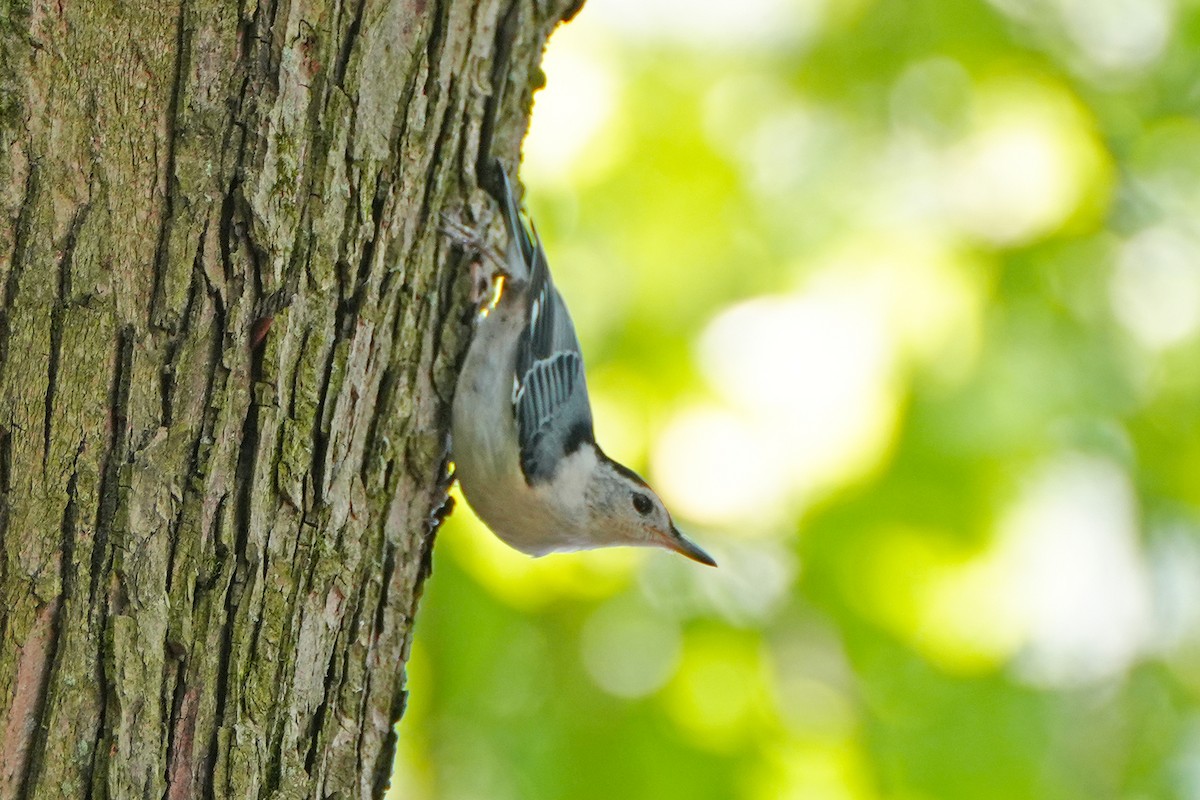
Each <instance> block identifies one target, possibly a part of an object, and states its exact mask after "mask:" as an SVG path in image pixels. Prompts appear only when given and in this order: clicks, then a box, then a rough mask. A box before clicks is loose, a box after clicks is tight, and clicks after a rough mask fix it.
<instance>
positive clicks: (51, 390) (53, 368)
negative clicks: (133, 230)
mask: <svg viewBox="0 0 1200 800" xmlns="http://www.w3.org/2000/svg"><path fill="white" fill-rule="evenodd" d="M91 210H92V204H91V203H90V202H89V203H85V204H84V205H83V206H82V207H81V208H80V209H79V210H78V211H77V212H76V213H75V217H74V218H73V219H72V220H71V227H70V228H69V229H68V230H67V239H66V242H65V243H64V244H63V254H62V257H61V258H60V259H59V260H58V299H57V301H56V302H55V303H54V305H53V306H52V307H51V309H50V357H49V359H47V365H46V406H45V416H44V418H43V421H42V436H43V440H42V475H43V476H45V475H46V474H47V471H48V470H49V463H50V440H51V438H52V430H53V420H54V397H55V395H56V394H57V392H58V368H59V364H60V362H61V361H62V338H63V325H64V322H65V319H66V314H67V308H68V307H69V306H70V305H71V267H72V263H73V261H74V259H75V248H76V247H77V246H78V244H79V232H80V230H82V229H83V224H84V223H85V222H86V221H87V218H88V214H89V213H90V212H91ZM76 460H78V458H77V459H76Z"/></svg>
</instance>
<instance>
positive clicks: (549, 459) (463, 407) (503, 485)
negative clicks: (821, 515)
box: [452, 165, 716, 566]
mask: <svg viewBox="0 0 1200 800" xmlns="http://www.w3.org/2000/svg"><path fill="white" fill-rule="evenodd" d="M496 172H498V173H500V183H502V187H503V188H502V192H501V193H502V194H503V197H498V198H497V199H498V200H499V201H500V204H501V206H502V207H503V209H502V210H503V213H504V221H505V226H506V227H507V229H508V251H507V253H506V256H505V259H504V262H505V266H504V267H503V268H502V269H501V270H500V273H501V274H502V275H503V278H504V280H503V285H502V290H501V293H500V297H499V299H498V300H496V301H495V304H494V305H493V306H492V307H491V308H490V309H485V310H484V311H483V312H482V313H481V314H480V316H479V318H478V319H477V327H476V330H475V335H474V339H473V340H472V342H471V346H470V349H469V350H468V351H467V357H466V360H465V361H464V363H463V367H462V371H461V373H460V374H459V378H458V388H457V390H456V391H455V395H454V409H453V421H452V437H453V439H452V452H453V455H454V462H455V469H456V476H457V477H458V481H459V485H460V486H461V487H462V492H463V494H464V495H465V496H466V498H467V502H469V503H470V504H471V507H472V508H473V509H474V510H475V513H476V514H478V515H479V517H480V519H482V520H483V521H484V522H485V523H487V526H488V527H489V528H491V529H492V532H493V533H495V534H496V536H498V537H499V538H500V539H501V540H503V541H504V542H506V543H507V544H509V545H510V546H512V547H514V548H516V549H517V550H520V551H522V552H524V553H528V554H530V555H534V556H540V555H545V554H546V553H551V552H555V551H562V550H585V549H590V548H594V547H609V546H615V545H641V546H651V547H664V548H667V549H670V550H674V551H676V552H678V553H682V554H683V555H685V556H687V557H688V558H691V559H693V560H695V561H699V562H700V563H702V564H709V565H711V566H716V562H715V561H713V559H712V557H711V556H709V555H708V554H707V553H705V552H704V551H703V550H701V549H700V548H699V547H697V546H696V545H695V544H694V543H693V542H691V541H689V540H688V539H687V538H686V537H684V535H683V534H682V533H680V532H679V529H678V528H676V527H675V523H674V522H673V521H672V520H671V515H670V514H669V513H667V509H666V507H665V506H664V505H663V503H662V501H661V500H660V499H659V498H658V495H656V494H655V493H654V491H653V490H652V489H651V488H650V487H649V486H647V485H646V482H645V481H644V480H642V479H641V478H640V477H639V476H638V475H637V474H636V473H635V472H634V471H633V470H631V469H629V468H628V467H625V466H623V465H621V464H618V463H617V462H616V461H613V460H612V459H611V458H609V457H608V456H606V455H605V454H604V451H603V450H601V449H600V447H599V445H597V444H596V439H595V434H594V432H593V429H592V409H591V404H590V402H589V401H588V392H587V383H586V381H585V379H584V372H583V355H582V353H581V352H580V350H579V340H578V339H577V338H576V336H575V325H574V323H572V322H571V316H570V314H569V313H568V312H567V306H566V304H565V303H564V302H563V299H562V296H561V295H560V294H559V293H558V290H557V289H556V288H555V286H554V282H553V281H552V280H551V277H550V268H549V265H548V264H547V262H546V254H545V252H544V251H543V249H542V243H541V240H540V239H539V238H538V236H537V231H536V229H534V230H532V231H531V230H530V229H527V228H526V227H525V224H524V222H523V221H522V219H521V217H520V211H519V210H518V207H517V201H516V198H515V197H514V196H513V190H512V185H511V184H510V183H509V181H508V176H507V175H506V174H505V173H504V170H503V168H501V167H500V166H499V165H497V167H496Z"/></svg>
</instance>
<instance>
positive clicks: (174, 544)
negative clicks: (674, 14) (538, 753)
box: [0, 0, 574, 798]
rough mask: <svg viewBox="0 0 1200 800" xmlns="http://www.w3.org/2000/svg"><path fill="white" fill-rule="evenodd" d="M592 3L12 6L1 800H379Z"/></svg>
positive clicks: (0, 180) (5, 175)
mask: <svg viewBox="0 0 1200 800" xmlns="http://www.w3.org/2000/svg"><path fill="white" fill-rule="evenodd" d="M573 5H574V3H572V2H571V0H492V1H491V2H489V1H488V0H481V1H480V2H474V0H433V2H429V1H428V0H357V2H349V0H347V2H344V3H343V2H342V1H341V0H293V2H291V3H290V4H289V3H284V2H273V0H262V1H261V2H255V0H242V2H240V3H232V2H224V3H223V2H219V0H182V1H181V2H180V1H177V2H168V0H140V2H135V3H131V2H126V0H107V1H105V0H93V2H86V3H85V2H75V1H74V0H32V2H31V1H30V0H13V2H7V3H4V4H3V5H2V6H0V137H2V139H3V141H2V148H3V149H2V150H0V286H2V295H0V296H2V298H3V305H2V307H0V603H2V606H0V797H3V798H9V797H22V798H40V797H53V798H72V797H92V798H102V797H112V798H133V797H153V798H160V797H167V798H187V797H236V798H252V797H266V796H271V797H314V798H315V797H327V796H343V797H350V796H355V797H369V796H378V795H380V794H381V793H382V790H383V787H384V786H385V785H386V782H387V778H388V775H389V772H390V769H391V760H392V749H393V746H392V745H393V734H392V725H393V723H394V722H395V721H396V720H397V719H398V718H399V716H400V714H401V712H402V711H403V707H404V698H405V691H404V688H403V687H404V662H405V659H406V657H407V654H408V644H409V639H410V636H411V630H412V628H411V625H412V620H413V615H414V613H415V609H416V602H417V598H418V596H419V594H420V589H421V583H422V580H423V578H424V577H425V575H426V574H428V570H429V557H430V548H431V546H432V543H433V538H434V533H435V531H436V528H437V525H438V522H439V521H440V519H441V516H442V513H441V511H440V509H441V508H442V507H443V504H444V503H445V501H446V494H445V492H446V488H447V483H448V481H447V477H446V469H447V419H448V407H449V403H450V399H451V395H452V393H453V390H454V382H455V377H456V370H457V364H458V361H459V358H460V356H461V353H462V351H463V349H464V347H465V345H466V341H467V337H468V335H469V330H468V327H467V326H466V325H465V324H464V312H465V309H466V294H467V286H468V283H469V281H468V280H467V279H466V277H465V276H464V275H463V274H462V271H463V270H462V264H461V263H460V261H461V259H455V258H454V257H453V254H452V252H451V250H450V247H449V243H448V241H447V240H446V239H445V238H444V237H443V236H441V235H440V233H439V215H440V213H441V210H442V209H443V208H445V207H447V206H451V205H454V206H459V207H463V206H464V205H465V206H467V207H468V208H473V209H475V210H477V211H485V210H486V209H487V208H489V207H490V205H489V203H490V201H489V200H487V199H486V197H485V195H484V194H483V193H482V192H480V191H479V190H478V188H477V186H476V174H477V169H478V165H479V164H482V163H484V162H485V161H486V160H487V159H488V158H489V157H491V156H500V157H502V158H503V159H504V160H505V162H506V163H508V164H510V165H511V164H512V163H514V161H515V158H516V153H517V150H518V146H519V141H520V136H521V135H522V133H523V131H524V128H525V121H526V118H527V114H528V108H529V103H530V98H531V91H532V88H533V87H534V85H535V84H536V83H537V81H538V79H539V77H540V72H539V68H538V66H537V65H538V62H539V60H540V52H541V49H542V46H543V44H544V42H545V39H546V37H547V36H548V35H549V33H550V31H551V29H552V28H553V26H554V25H555V24H556V23H557V21H558V20H559V19H560V18H563V17H566V16H569V15H570V14H571V13H572V12H573V10H574V8H573Z"/></svg>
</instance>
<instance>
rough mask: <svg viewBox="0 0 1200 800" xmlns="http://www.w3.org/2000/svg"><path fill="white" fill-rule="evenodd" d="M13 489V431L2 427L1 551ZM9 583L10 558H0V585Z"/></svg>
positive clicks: (2, 638)
mask: <svg viewBox="0 0 1200 800" xmlns="http://www.w3.org/2000/svg"><path fill="white" fill-rule="evenodd" d="M11 491H12V433H11V432H10V431H9V429H8V427H6V426H5V427H0V553H4V552H6V551H7V547H8V516H9V513H10V510H9V493H10V492H11ZM7 585H8V559H6V558H0V586H7ZM7 641H8V614H0V642H7Z"/></svg>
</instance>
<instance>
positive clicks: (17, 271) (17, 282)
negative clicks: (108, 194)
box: [0, 162, 41, 382]
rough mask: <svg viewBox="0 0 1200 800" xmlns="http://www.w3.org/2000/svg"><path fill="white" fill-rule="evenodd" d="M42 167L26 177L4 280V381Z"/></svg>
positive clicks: (0, 341)
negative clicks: (14, 311)
mask: <svg viewBox="0 0 1200 800" xmlns="http://www.w3.org/2000/svg"><path fill="white" fill-rule="evenodd" d="M40 174H41V167H40V165H39V164H38V163H37V162H34V163H32V164H30V165H29V174H28V175H26V176H25V189H24V191H23V193H22V195H21V201H20V202H21V210H20V212H19V213H18V214H17V224H16V230H15V232H14V236H13V254H12V262H11V263H10V265H9V268H8V276H7V278H6V279H5V281H4V303H3V306H2V307H0V382H2V381H3V380H4V379H5V378H6V377H7V375H8V346H9V340H10V339H11V337H12V314H13V309H14V308H15V306H16V303H17V294H18V292H20V290H21V277H22V276H23V275H24V274H25V267H26V266H27V262H28V260H29V252H28V251H29V237H30V235H31V234H32V233H33V230H32V229H33V215H34V212H35V211H36V209H37V207H38V202H39V199H40V194H41V192H40V184H39V182H40Z"/></svg>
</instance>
